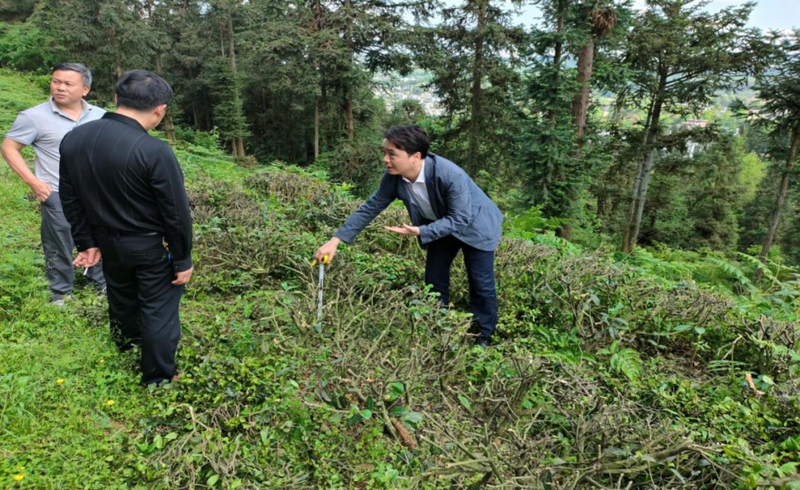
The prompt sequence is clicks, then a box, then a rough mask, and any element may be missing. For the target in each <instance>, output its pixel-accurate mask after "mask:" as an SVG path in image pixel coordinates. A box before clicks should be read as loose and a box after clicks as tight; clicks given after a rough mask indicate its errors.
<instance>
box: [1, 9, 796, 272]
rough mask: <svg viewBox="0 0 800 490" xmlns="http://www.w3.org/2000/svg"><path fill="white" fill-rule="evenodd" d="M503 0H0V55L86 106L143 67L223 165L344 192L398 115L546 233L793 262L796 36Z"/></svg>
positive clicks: (175, 122)
mask: <svg viewBox="0 0 800 490" xmlns="http://www.w3.org/2000/svg"><path fill="white" fill-rule="evenodd" d="M522 3H523V2H511V3H508V2H499V1H496V2H495V1H489V0H480V1H474V2H473V1H467V2H465V3H463V4H458V5H455V4H451V3H447V4H443V3H437V2H431V1H416V2H384V1H373V0H366V1H359V0H342V1H334V2H324V1H322V0H316V1H311V2H294V1H285V2H284V1H270V2H241V1H233V0H220V1H200V2H193V1H177V0H176V1H169V0H168V1H145V0H114V1H104V2H92V1H85V0H74V1H71V0H67V1H52V2H50V1H40V2H33V1H5V2H3V7H2V8H3V10H2V14H3V17H5V18H6V19H7V20H8V21H9V23H7V24H4V25H3V27H2V39H0V47H2V49H0V66H4V67H8V68H12V69H15V70H21V71H26V72H33V73H39V74H42V75H47V74H48V70H49V67H50V66H51V65H53V64H54V63H55V62H56V61H59V60H65V59H69V60H74V61H79V62H83V63H84V64H86V65H87V66H89V67H90V68H91V69H92V70H93V71H94V74H95V80H96V82H95V86H94V90H93V92H92V95H91V97H92V98H94V99H96V100H97V101H99V102H100V103H102V104H106V105H109V104H111V100H112V94H113V87H114V82H115V80H116V77H118V76H119V75H120V74H121V73H122V72H123V71H125V70H128V69H132V68H147V69H151V70H154V71H156V72H158V73H160V74H162V75H163V76H164V77H166V78H167V80H168V81H169V82H170V83H171V84H172V85H173V87H174V89H175V93H176V95H177V97H176V101H175V104H174V105H173V107H172V108H171V117H170V118H169V119H168V120H167V121H166V122H165V123H164V130H165V132H166V133H167V134H168V135H169V137H170V138H172V139H173V140H174V138H176V137H182V136H183V135H184V133H185V132H186V131H202V132H213V135H214V136H215V137H217V138H219V141H220V142H221V143H222V144H223V145H224V146H225V148H227V149H228V150H229V151H230V152H231V153H232V154H233V155H234V156H235V157H236V158H237V159H238V160H239V161H240V162H241V163H242V164H249V163H255V162H261V163H269V162H271V161H274V160H281V161H285V162H290V163H295V164H300V165H307V164H312V163H313V164H317V165H320V166H323V167H325V168H327V169H329V171H330V174H331V178H332V179H333V180H334V181H338V182H349V183H351V184H354V185H355V186H356V188H357V190H358V192H359V193H361V194H364V193H366V192H368V191H369V189H371V186H372V184H373V183H374V181H375V179H376V178H377V176H379V175H380V172H381V169H380V167H379V165H376V160H377V155H378V145H379V142H380V138H381V134H382V130H383V129H385V128H386V127H388V126H390V125H392V124H397V123H418V124H421V125H422V126H423V127H425V128H426V129H427V130H428V131H429V132H430V133H431V134H432V136H433V139H434V144H435V148H434V150H435V151H437V152H439V153H441V154H442V155H445V156H447V157H448V158H450V159H451V160H453V161H455V162H457V163H459V164H460V165H461V166H463V167H464V168H465V169H467V170H468V172H469V173H470V174H471V175H472V176H473V178H476V179H477V180H478V181H479V183H480V184H481V185H482V186H483V187H484V188H486V189H487V190H488V191H489V192H490V193H494V194H496V197H497V199H498V200H499V201H500V202H501V203H502V205H503V207H504V209H505V210H507V211H511V212H512V213H517V214H522V213H524V212H525V211H528V210H533V211H532V212H535V213H539V215H540V216H541V217H542V218H543V219H545V220H546V222H545V226H546V227H547V228H548V229H551V230H553V231H554V232H555V233H556V234H557V235H558V236H560V237H563V238H566V239H569V240H574V241H577V242H578V243H581V244H585V245H587V246H589V247H597V246H600V245H601V244H606V245H609V246H613V247H616V248H618V249H620V250H622V251H623V252H630V251H631V250H632V249H633V248H634V247H635V246H636V244H643V245H656V244H658V245H666V246H669V247H674V248H678V249H690V250H702V249H711V250H718V251H724V252H735V251H739V252H744V253H755V254H760V255H761V256H762V261H764V262H765V263H767V261H768V260H771V261H774V262H784V261H785V262H787V263H790V264H796V263H797V261H798V260H800V255H798V253H800V252H798V250H800V247H798V244H797V240H798V239H800V238H799V237H798V235H797V232H796V230H798V229H800V226H798V225H799V224H800V221H798V220H800V214H798V211H797V206H796V205H794V204H793V203H794V202H796V201H797V199H796V195H795V194H796V192H797V191H796V189H795V187H796V186H795V185H794V183H795V182H796V180H797V179H796V176H795V174H796V171H793V170H792V168H793V161H794V159H795V158H796V155H797V144H798V138H800V129H798V121H799V119H798V118H800V116H799V115H798V104H800V99H798V97H799V96H798V94H797V87H796V83H795V80H796V79H797V76H798V70H800V58H798V56H799V55H798V49H800V44H798V39H797V35H796V33H764V32H760V31H758V30H756V29H753V28H748V27H746V25H747V21H748V17H749V15H750V14H751V11H752V9H753V7H754V5H753V4H752V3H746V4H743V5H742V6H731V7H728V8H725V9H722V10H720V11H718V12H716V13H713V14H711V13H708V12H707V11H706V10H704V8H703V2H698V1H689V0H657V1H649V2H648V3H647V8H646V9H644V10H642V11H635V10H633V9H632V8H631V6H630V5H629V3H626V2H614V1H610V0H536V1H534V2H532V3H533V4H536V5H538V6H539V7H540V8H541V10H542V13H543V18H542V22H540V24H539V25H537V26H536V27H532V28H524V27H523V26H521V25H518V24H516V23H515V10H514V8H515V7H518V6H519V5H521V4H522ZM414 68H419V69H422V70H425V71H427V72H428V73H430V74H431V77H430V81H429V88H430V90H432V91H433V92H434V93H435V95H436V96H437V97H438V101H439V105H440V107H441V114H440V115H438V116H434V115H427V114H426V113H425V109H424V107H422V106H421V105H420V104H419V103H418V102H417V101H415V100H413V99H408V100H404V101H401V102H400V103H397V104H395V105H394V107H387V106H386V104H385V103H384V102H383V101H382V100H381V99H380V98H378V97H376V95H375V94H376V90H375V85H376V82H375V76H376V74H380V73H399V74H404V73H408V72H409V71H411V70H412V69H414ZM176 134H177V136H176ZM770 254H771V255H770Z"/></svg>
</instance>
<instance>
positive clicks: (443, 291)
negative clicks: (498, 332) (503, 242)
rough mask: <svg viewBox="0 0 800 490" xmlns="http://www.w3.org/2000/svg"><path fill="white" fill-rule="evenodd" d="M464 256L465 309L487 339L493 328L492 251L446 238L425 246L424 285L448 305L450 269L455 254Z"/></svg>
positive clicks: (494, 314) (495, 306)
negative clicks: (426, 284)
mask: <svg viewBox="0 0 800 490" xmlns="http://www.w3.org/2000/svg"><path fill="white" fill-rule="evenodd" d="M459 250H461V251H462V252H463V254H464V265H465V266H466V268H467V277H468V278H469V307H470V311H472V315H473V317H474V318H475V322H476V323H477V324H478V327H479V329H480V336H481V337H482V338H484V339H486V340H488V339H489V338H490V337H491V336H492V333H493V332H494V329H495V327H497V291H496V289H495V283H494V252H493V251H492V252H487V251H485V250H478V249H477V248H475V247H471V246H469V245H467V244H466V243H464V242H462V241H461V240H459V239H458V238H456V237H454V236H452V235H448V236H446V237H443V238H440V239H438V240H435V241H433V242H430V243H429V244H428V257H427V261H426V263H425V282H426V283H428V284H430V285H431V286H433V288H432V289H433V291H434V292H437V293H439V299H440V300H441V301H442V302H443V303H444V304H448V303H449V302H450V266H451V265H452V264H453V259H455V258H456V255H457V254H458V251H459Z"/></svg>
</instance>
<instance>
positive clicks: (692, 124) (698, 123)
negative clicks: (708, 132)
mask: <svg viewBox="0 0 800 490" xmlns="http://www.w3.org/2000/svg"><path fill="white" fill-rule="evenodd" d="M683 124H684V127H685V128H686V129H693V128H705V127H706V126H708V121H707V120H705V119H687V120H686V122H685V123H683Z"/></svg>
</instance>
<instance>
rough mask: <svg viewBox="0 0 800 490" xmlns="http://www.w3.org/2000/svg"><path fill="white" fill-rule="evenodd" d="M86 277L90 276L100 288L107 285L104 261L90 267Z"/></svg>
mask: <svg viewBox="0 0 800 490" xmlns="http://www.w3.org/2000/svg"><path fill="white" fill-rule="evenodd" d="M86 277H88V278H89V280H90V281H92V282H93V283H94V284H95V286H96V287H97V288H99V289H102V288H103V287H104V286H106V278H105V276H104V275H103V261H102V260H101V261H100V262H98V263H97V265H95V266H93V267H89V271H88V272H87V273H86Z"/></svg>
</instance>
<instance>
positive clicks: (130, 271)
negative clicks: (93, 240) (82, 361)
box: [100, 239, 142, 351]
mask: <svg viewBox="0 0 800 490" xmlns="http://www.w3.org/2000/svg"><path fill="white" fill-rule="evenodd" d="M118 247H119V244H118V243H116V241H115V240H113V239H102V240H101V241H100V252H101V253H102V254H103V256H104V257H106V261H105V262H106V263H105V281H106V284H107V286H108V319H109V323H110V326H111V338H112V339H113V340H114V342H115V343H116V344H117V346H118V347H119V348H120V350H123V351H124V350H128V349H130V348H131V347H132V346H133V345H138V344H140V343H141V337H142V332H141V327H140V314H139V284H138V281H137V278H136V271H135V268H134V266H133V264H130V263H127V264H126V263H125V260H124V258H123V257H120V254H119V251H118Z"/></svg>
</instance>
